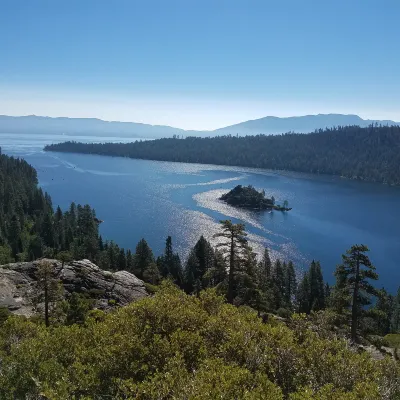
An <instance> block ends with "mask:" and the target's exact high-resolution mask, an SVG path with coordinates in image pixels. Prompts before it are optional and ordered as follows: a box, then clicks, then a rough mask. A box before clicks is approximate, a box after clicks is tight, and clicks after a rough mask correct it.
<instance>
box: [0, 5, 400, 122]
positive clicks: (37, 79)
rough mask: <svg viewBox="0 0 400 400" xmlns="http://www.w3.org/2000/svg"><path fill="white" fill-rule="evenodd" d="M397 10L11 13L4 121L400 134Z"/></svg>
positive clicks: (82, 8)
mask: <svg viewBox="0 0 400 400" xmlns="http://www.w3.org/2000/svg"><path fill="white" fill-rule="evenodd" d="M399 16H400V1H399V0H274V1H269V0H259V1H258V0H240V1H239V0H226V1H225V0H158V1H156V0H126V1H125V0H115V1H109V0H68V1H67V0H59V1H58V0H57V1H54V0H0V114H5V115H31V114H35V115H44V116H53V117H54V116H68V117H97V118H101V119H105V120H119V121H134V122H143V123H150V124H162V125H171V126H176V127H179V128H184V129H215V128H219V127H223V126H227V125H231V124H234V123H237V122H241V121H244V120H248V119H255V118H260V117H264V116H267V115H275V116H280V117H286V116H293V115H304V114H318V113H344V114H358V115H360V116H361V117H363V118H370V119H392V120H396V121H400V29H399V23H398V18H399Z"/></svg>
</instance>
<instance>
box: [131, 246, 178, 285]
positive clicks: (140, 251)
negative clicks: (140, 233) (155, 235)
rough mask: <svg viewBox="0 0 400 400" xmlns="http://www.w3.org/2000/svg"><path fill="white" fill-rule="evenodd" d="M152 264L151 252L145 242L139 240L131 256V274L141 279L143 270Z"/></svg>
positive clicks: (152, 256)
mask: <svg viewBox="0 0 400 400" xmlns="http://www.w3.org/2000/svg"><path fill="white" fill-rule="evenodd" d="M171 251H172V245H171ZM152 263H154V255H153V251H152V250H151V248H150V246H149V245H148V244H147V242H146V240H144V239H141V240H140V241H139V243H138V244H137V246H136V250H135V254H134V256H133V273H134V274H136V275H137V276H138V277H139V278H141V279H142V278H143V273H144V271H145V269H146V268H147V267H148V266H149V265H150V264H152Z"/></svg>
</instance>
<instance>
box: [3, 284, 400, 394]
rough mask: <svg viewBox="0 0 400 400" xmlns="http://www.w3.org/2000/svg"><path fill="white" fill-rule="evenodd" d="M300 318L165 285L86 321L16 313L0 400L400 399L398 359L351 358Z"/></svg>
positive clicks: (7, 326)
mask: <svg viewBox="0 0 400 400" xmlns="http://www.w3.org/2000/svg"><path fill="white" fill-rule="evenodd" d="M297 320H298V322H295V323H294V325H293V328H292V329H291V328H288V327H287V326H285V325H284V324H281V323H278V322H274V324H272V325H270V324H265V323H262V321H261V320H260V319H259V318H257V316H256V315H255V313H254V312H253V311H252V310H251V309H248V308H236V307H234V306H231V305H229V304H225V302H224V301H223V299H222V298H221V297H218V296H217V295H216V294H215V290H207V291H203V292H201V293H200V296H199V297H196V296H188V295H186V294H185V293H184V292H182V291H181V290H179V289H178V288H176V287H174V286H172V285H171V284H168V283H164V284H163V285H162V288H161V289H160V290H159V291H158V292H157V293H156V294H155V295H154V296H152V297H148V298H146V299H143V300H140V301H138V302H136V303H133V304H132V305H130V306H128V307H125V308H122V309H119V310H118V311H116V312H115V313H111V314H108V315H105V314H101V316H98V318H97V319H96V317H92V316H89V317H87V318H86V322H85V324H83V325H77V324H73V325H70V326H58V327H53V328H52V329H46V328H45V327H44V325H40V324H39V325H36V324H34V323H32V322H30V321H28V320H25V319H23V318H20V317H14V316H13V317H10V318H9V319H8V320H7V321H6V322H5V323H4V324H3V326H2V328H1V329H0V357H1V359H2V373H1V374H0V398H2V399H14V398H37V397H39V394H41V395H42V396H44V397H45V398H49V399H61V400H62V399H74V398H76V399H78V398H81V399H84V398H86V399H94V398H102V397H103V398H108V397H109V398H116V399H118V398H119V399H122V398H131V399H134V398H135V399H154V398H157V399H170V398H174V399H182V400H183V399H188V398H189V399H215V398H223V399H232V400H234V399H261V398H266V397H265V395H266V394H268V397H267V398H270V399H274V400H275V399H276V400H278V399H279V400H283V398H288V397H290V396H292V397H290V398H292V399H320V398H323V399H325V398H326V399H336V398H341V397H334V395H336V394H340V396H342V398H343V399H344V398H350V399H351V398H354V399H365V400H366V399H369V400H370V399H376V400H378V399H380V398H384V397H382V396H383V395H386V396H388V397H385V398H388V399H391V398H393V399H394V398H396V396H398V395H399V382H398V381H397V382H396V379H395V377H396V374H398V373H399V369H398V368H399V366H398V365H397V366H396V365H395V363H394V362H391V361H389V360H384V361H382V362H376V361H373V360H372V359H371V358H370V357H369V356H368V355H367V354H357V353H354V352H353V351H351V350H350V349H348V347H347V345H346V343H345V342H343V341H341V340H338V339H324V338H323V337H321V336H320V335H319V334H317V333H315V332H313V331H312V330H311V329H310V326H309V325H308V323H307V322H306V321H304V320H302V319H301V318H300V319H299V318H297ZM362 388H364V392H363V391H362ZM367 389H368V393H369V396H370V397H367V394H366V393H367ZM329 395H330V396H331V397H329ZM345 395H347V396H348V397H345ZM307 396H308V397H307ZM324 396H325V397H324ZM351 396H353V397H351ZM357 396H358V397H357ZM380 396H381V397H380Z"/></svg>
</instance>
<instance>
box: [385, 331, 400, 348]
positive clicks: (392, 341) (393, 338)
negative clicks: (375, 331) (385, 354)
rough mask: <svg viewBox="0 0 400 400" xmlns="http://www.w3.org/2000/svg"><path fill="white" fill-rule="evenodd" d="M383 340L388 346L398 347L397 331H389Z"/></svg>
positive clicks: (399, 343) (399, 338) (398, 336)
mask: <svg viewBox="0 0 400 400" xmlns="http://www.w3.org/2000/svg"><path fill="white" fill-rule="evenodd" d="M385 341H386V342H387V343H388V345H389V346H390V347H395V348H400V334H399V333H389V334H388V335H386V336H385Z"/></svg>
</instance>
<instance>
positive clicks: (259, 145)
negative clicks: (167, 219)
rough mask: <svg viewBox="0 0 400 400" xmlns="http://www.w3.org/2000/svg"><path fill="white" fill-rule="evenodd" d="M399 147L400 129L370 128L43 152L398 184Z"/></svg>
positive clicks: (63, 146)
mask: <svg viewBox="0 0 400 400" xmlns="http://www.w3.org/2000/svg"><path fill="white" fill-rule="evenodd" d="M399 146H400V127H399V126H377V125H371V126H369V127H366V128H360V127H359V126H345V127H337V128H330V129H325V130H319V131H318V132H315V133H310V134H308V135H305V134H294V133H287V134H284V135H270V136H267V135H256V136H245V137H236V136H219V137H210V138H196V137H188V138H186V139H184V140H182V139H159V140H147V141H142V142H139V141H137V142H135V143H103V144H102V143H87V144H84V143H76V142H66V143H60V144H53V145H49V146H46V147H45V150H47V151H60V152H73V153H87V154H102V155H109V156H120V157H131V158H141V159H148V160H161V161H180V162H192V163H203V164H217V165H236V166H243V167H253V168H267V169H276V170H291V171H299V172H308V173H319V174H331V175H338V176H344V177H347V178H350V179H362V180H368V181H371V182H382V183H388V184H392V185H399V184H400V153H399V152H398V151H397V150H398V148H399ZM383 160H384V161H383Z"/></svg>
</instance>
